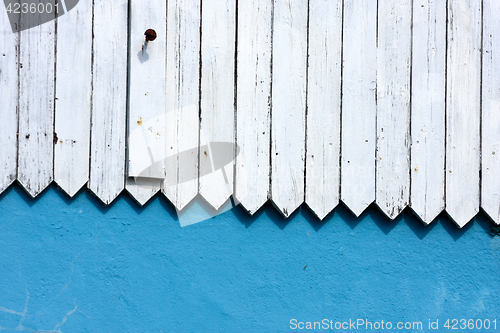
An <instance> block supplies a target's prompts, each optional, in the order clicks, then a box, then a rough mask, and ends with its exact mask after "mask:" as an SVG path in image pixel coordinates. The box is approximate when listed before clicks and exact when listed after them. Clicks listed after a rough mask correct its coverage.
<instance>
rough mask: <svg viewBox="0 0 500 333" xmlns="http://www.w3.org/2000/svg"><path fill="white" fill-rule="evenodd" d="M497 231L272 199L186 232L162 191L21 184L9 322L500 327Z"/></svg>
mask: <svg viewBox="0 0 500 333" xmlns="http://www.w3.org/2000/svg"><path fill="white" fill-rule="evenodd" d="M491 227H492V224H491V223H490V222H489V221H488V220H487V219H486V218H485V217H484V215H481V214H480V215H479V216H478V217H476V219H475V220H474V222H473V223H469V224H468V225H467V226H466V227H465V228H464V229H462V230H460V229H457V228H456V227H455V225H454V224H453V223H452V222H451V221H450V220H448V219H447V218H446V217H445V216H444V215H442V216H440V217H439V219H438V220H437V221H436V222H435V223H433V224H432V225H431V226H429V227H424V226H423V225H422V224H421V223H420V222H419V221H418V220H417V219H416V218H415V217H414V216H413V215H412V214H411V212H410V211H408V210H407V211H405V213H404V214H403V216H401V217H399V218H398V219H396V220H395V221H393V222H391V221H389V220H387V219H386V218H385V217H384V216H383V215H382V214H381V213H379V212H378V211H377V210H376V209H375V208H370V209H369V210H368V211H367V212H366V213H365V214H364V215H363V216H362V217H360V218H358V219H356V218H355V217H354V216H353V215H352V214H351V213H349V212H348V211H347V210H346V209H345V208H344V207H339V208H337V210H336V211H335V212H334V213H333V214H332V215H331V216H330V217H329V218H328V219H327V220H326V221H324V222H318V221H317V220H316V219H315V218H314V217H313V216H312V214H311V213H310V212H309V211H308V210H307V208H305V207H302V210H301V211H300V212H298V213H296V214H294V215H293V216H292V217H291V218H290V219H288V220H284V219H282V218H281V216H280V215H279V214H278V213H277V212H276V211H275V210H274V209H273V208H272V207H270V206H266V207H265V208H264V209H262V210H261V211H260V212H259V213H258V214H257V215H256V216H255V217H248V216H247V215H246V213H244V212H243V210H242V209H241V208H239V207H237V208H235V209H233V210H230V211H228V212H226V213H224V214H222V215H219V216H217V217H215V218H213V219H211V220H208V221H205V222H202V223H199V224H195V225H192V226H188V227H185V228H180V226H179V223H178V221H177V220H176V214H175V210H174V209H173V208H172V207H171V206H170V205H169V204H168V203H167V201H166V200H164V199H163V198H161V197H155V198H154V199H153V200H152V202H151V203H149V204H148V205H147V206H146V207H145V208H140V207H139V206H137V205H136V204H135V203H134V202H133V200H132V199H130V198H129V197H128V196H127V195H123V196H121V197H120V198H119V199H118V200H117V201H116V202H115V203H114V204H113V205H111V206H110V207H104V206H103V205H102V204H101V203H99V202H98V200H96V199H95V198H94V197H93V196H92V195H91V194H89V193H88V192H82V193H80V194H79V195H78V196H77V197H76V198H75V199H68V198H67V197H66V195H65V194H63V193H61V192H60V191H59V190H58V189H57V188H55V187H51V188H50V189H49V190H47V191H46V192H44V194H43V195H41V196H40V197H39V198H37V199H36V200H33V199H31V198H29V197H28V196H27V195H26V194H25V193H24V192H23V190H22V189H20V188H19V187H17V186H14V187H12V188H10V189H9V190H8V191H7V192H6V193H4V194H2V195H0V307H1V308H0V327H1V328H2V329H7V328H11V329H13V328H16V327H17V328H18V330H20V331H22V330H25V331H28V330H29V331H31V332H33V331H42V330H43V331H53V332H58V331H62V332H294V331H300V330H299V329H298V326H299V325H300V324H299V322H302V323H304V325H306V323H307V322H308V321H309V322H314V321H317V322H318V321H323V319H327V320H328V321H330V320H331V323H333V328H334V329H333V331H335V327H334V325H335V323H336V322H339V323H344V322H348V321H349V320H353V321H356V320H357V319H363V320H368V321H370V322H372V323H375V322H379V323H380V322H381V321H382V320H383V321H384V323H386V322H391V323H392V325H394V326H395V325H396V323H398V322H403V323H404V322H417V321H420V322H422V323H423V327H422V329H421V330H413V329H409V330H400V331H401V332H414V331H423V332H428V331H429V332H430V331H448V330H447V329H445V328H444V327H443V325H444V324H445V321H446V319H453V318H457V319H462V318H466V319H469V318H472V319H482V320H485V319H489V320H490V321H491V325H493V320H494V319H496V320H497V329H496V330H494V329H493V326H491V328H490V331H491V332H494V331H496V332H499V331H500V311H499V310H500V260H499V259H500V237H498V236H494V232H495V230H491ZM294 319H295V320H296V321H293V320H294ZM291 320H292V324H291V323H290V321H291ZM429 320H431V321H432V322H435V321H436V320H439V325H440V327H439V330H429V329H428V323H429ZM294 325H297V329H292V328H294ZM458 326H460V324H459V325H458ZM458 326H457V327H458ZM304 327H305V326H304ZM344 327H345V326H344ZM302 331H305V330H302ZM311 331H312V330H311ZM317 331H318V330H317ZM325 331H326V330H325ZM337 331H343V330H337ZM359 331H365V332H366V331H375V329H373V330H370V329H368V330H367V329H366V327H364V326H362V327H360V328H359ZM461 331H464V330H461ZM465 331H467V332H472V331H478V332H479V331H480V330H465ZM482 331H483V332H484V331H485V330H484V329H483V330H482Z"/></svg>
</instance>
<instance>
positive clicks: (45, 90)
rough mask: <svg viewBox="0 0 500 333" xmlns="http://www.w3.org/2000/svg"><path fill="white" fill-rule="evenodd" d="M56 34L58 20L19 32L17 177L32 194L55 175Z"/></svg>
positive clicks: (45, 185) (47, 183)
mask: <svg viewBox="0 0 500 333" xmlns="http://www.w3.org/2000/svg"><path fill="white" fill-rule="evenodd" d="M22 16H23V15H22V14H21V20H22V21H23V20H24V19H23V17H22ZM30 19H31V17H30ZM28 21H29V19H28V20H27V21H26V23H27V22H28ZM55 38H56V36H55V21H50V22H48V23H45V24H42V25H39V26H36V27H33V28H30V29H27V30H23V31H21V33H20V40H21V41H20V55H19V63H20V64H19V67H20V69H19V73H20V74H19V79H20V87H19V89H20V91H19V151H18V175H17V177H18V180H19V183H20V184H21V185H22V186H23V187H24V188H25V189H26V191H27V192H28V193H29V194H30V195H31V196H32V197H36V196H37V195H38V194H40V193H41V192H42V191H43V190H44V189H45V188H46V187H47V186H48V185H49V184H50V183H51V182H52V180H53V177H54V74H55V73H54V67H55V47H56V45H55Z"/></svg>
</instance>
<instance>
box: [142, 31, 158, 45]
mask: <svg viewBox="0 0 500 333" xmlns="http://www.w3.org/2000/svg"><path fill="white" fill-rule="evenodd" d="M144 35H145V36H146V41H147V42H152V41H154V40H155V39H156V31H154V30H153V29H148V30H146V32H145V33H144Z"/></svg>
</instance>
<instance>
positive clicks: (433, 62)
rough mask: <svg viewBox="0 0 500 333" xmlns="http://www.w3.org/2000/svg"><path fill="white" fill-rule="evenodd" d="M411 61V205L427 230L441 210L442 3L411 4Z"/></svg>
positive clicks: (436, 0) (432, 0) (424, 0)
mask: <svg viewBox="0 0 500 333" xmlns="http://www.w3.org/2000/svg"><path fill="white" fill-rule="evenodd" d="M412 60H413V61H412V92H411V94H412V95H411V96H412V97H411V102H412V112H411V134H412V138H411V140H412V145H411V194H410V202H411V208H412V209H413V211H414V212H415V213H416V214H417V215H418V216H419V217H420V219H421V220H422V221H423V222H424V223H425V224H429V223H431V222H432V221H433V220H434V218H435V217H436V216H438V215H439V213H441V211H443V210H444V157H445V98H446V93H445V86H446V82H445V80H446V77H445V66H446V2H445V1H439V0H414V3H413V55H412Z"/></svg>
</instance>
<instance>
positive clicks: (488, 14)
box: [481, 0, 500, 224]
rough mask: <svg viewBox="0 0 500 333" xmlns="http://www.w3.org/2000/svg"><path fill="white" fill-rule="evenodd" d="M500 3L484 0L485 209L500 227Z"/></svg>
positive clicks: (483, 187)
mask: <svg viewBox="0 0 500 333" xmlns="http://www.w3.org/2000/svg"><path fill="white" fill-rule="evenodd" d="M499 13H500V1H497V0H484V1H483V72H482V85H483V86H482V133H481V137H482V179H481V184H482V186H481V191H482V192H481V207H482V208H483V210H484V211H485V212H486V214H488V216H489V217H490V218H491V219H492V220H493V221H494V222H495V223H496V224H500V15H499Z"/></svg>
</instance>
